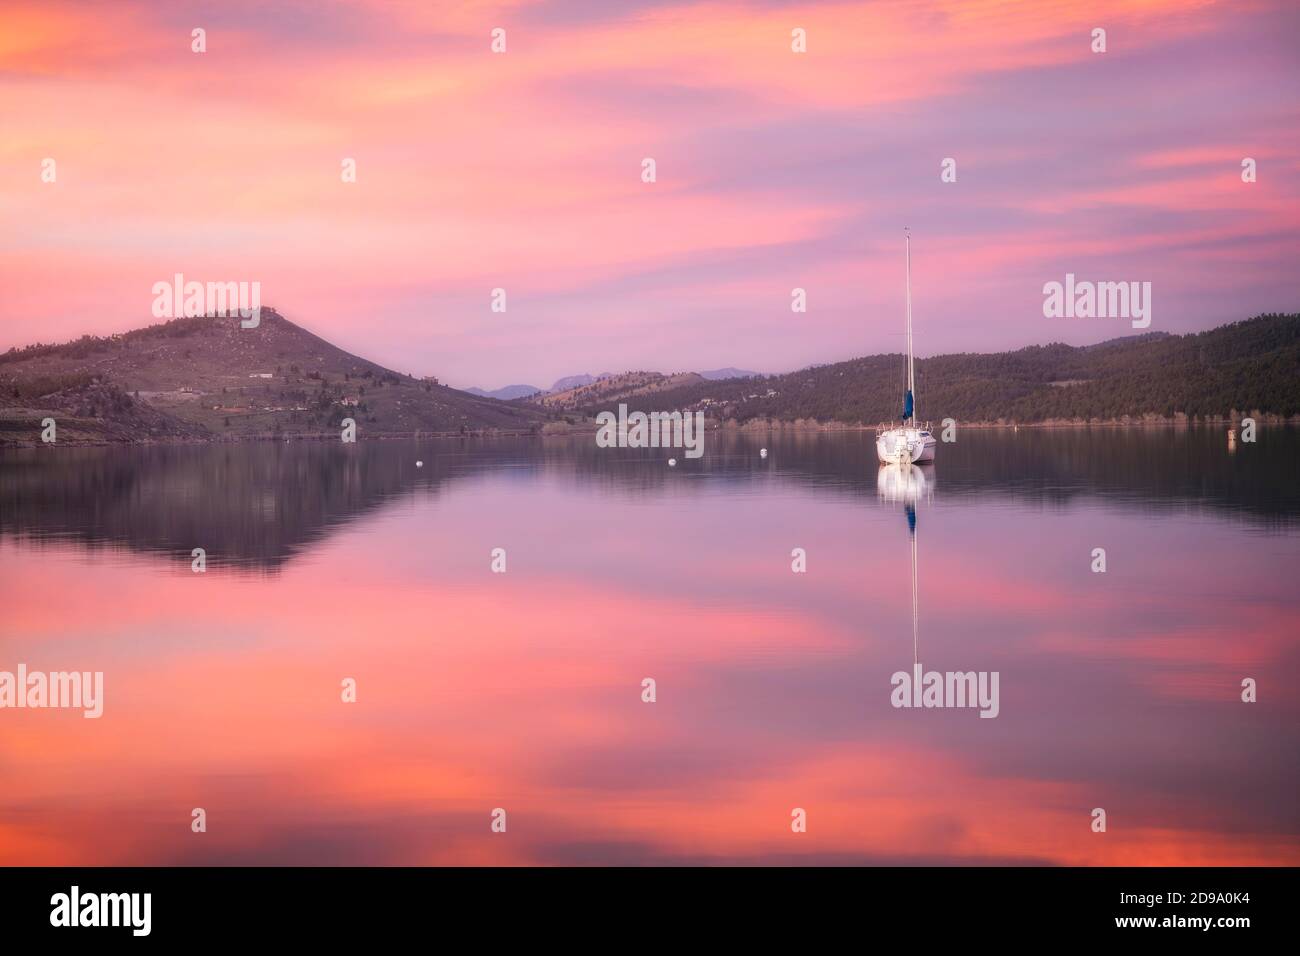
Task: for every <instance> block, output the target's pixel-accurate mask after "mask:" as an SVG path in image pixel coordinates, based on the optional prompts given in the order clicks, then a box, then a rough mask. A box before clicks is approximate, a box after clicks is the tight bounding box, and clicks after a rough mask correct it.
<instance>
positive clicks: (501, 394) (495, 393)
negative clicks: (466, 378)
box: [465, 385, 544, 402]
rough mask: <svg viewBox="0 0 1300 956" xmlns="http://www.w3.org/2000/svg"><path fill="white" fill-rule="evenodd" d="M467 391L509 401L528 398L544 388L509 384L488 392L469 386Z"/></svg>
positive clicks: (484, 396) (481, 396) (483, 396)
mask: <svg viewBox="0 0 1300 956" xmlns="http://www.w3.org/2000/svg"><path fill="white" fill-rule="evenodd" d="M465 391H466V392H468V393H469V394H471V395H477V396H479V398H495V399H498V400H499V401H502V402H509V401H513V400H514V399H516V398H527V397H528V396H529V395H536V394H537V393H538V392H541V391H544V389H540V388H538V387H537V386H536V385H507V386H505V387H504V388H494V389H493V390H492V391H490V392H486V391H484V390H483V389H481V388H467V389H465Z"/></svg>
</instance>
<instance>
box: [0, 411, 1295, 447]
mask: <svg viewBox="0 0 1300 956" xmlns="http://www.w3.org/2000/svg"><path fill="white" fill-rule="evenodd" d="M1243 417H1250V418H1254V419H1255V422H1256V424H1257V426H1259V427H1265V426H1286V425H1300V415H1293V416H1290V417H1287V416H1285V415H1276V414H1264V413H1259V414H1255V415H1249V416H1237V417H1231V416H1215V417H1211V418H1197V419H1190V418H1188V417H1187V416H1185V415H1184V416H1177V417H1175V418H1158V417H1155V416H1150V417H1144V418H1127V417H1126V418H1120V419H1104V420H1103V419H1093V420H1083V419H1048V420H1046V421H1041V422H1015V421H1005V420H999V421H981V422H957V423H956V426H957V428H958V429H963V428H978V429H981V430H984V429H1012V430H1019V429H1021V428H1026V429H1066V428H1071V429H1075V428H1133V429H1150V428H1207V427H1211V426H1213V427H1218V428H1223V427H1225V426H1235V427H1240V423H1241V419H1242V418H1243ZM882 424H892V423H882ZM929 424H930V426H931V428H932V430H933V429H939V428H942V425H941V424H935V423H934V422H930V423H929ZM879 427H880V425H864V424H861V423H855V424H848V423H845V422H817V421H814V420H810V419H796V420H793V421H771V420H761V421H760V420H755V421H749V422H745V423H744V424H740V423H738V422H736V421H735V420H734V419H731V420H727V421H725V422H718V421H716V420H714V421H708V422H707V423H706V429H707V430H708V431H725V432H731V433H735V434H771V433H773V432H787V431H789V432H872V431H875V430H876V429H877V428H879ZM596 428H597V426H596V424H595V420H594V419H592V420H591V421H588V422H583V423H574V424H572V425H570V424H566V423H563V422H547V423H546V424H545V425H543V426H542V428H541V429H538V430H525V429H520V430H498V429H482V430H477V431H471V432H424V431H418V432H382V433H377V434H371V435H366V434H364V433H362V434H358V436H357V441H358V442H362V441H368V442H369V441H424V440H429V439H438V440H445V439H452V438H456V439H462V440H482V439H494V438H540V439H546V438H570V437H573V436H575V435H584V434H594V433H595V431H596ZM338 440H339V436H338V433H337V432H317V433H301V434H293V435H285V434H281V435H273V434H260V435H259V434H251V435H239V436H231V435H214V436H212V437H210V438H205V437H199V438H180V437H177V438H160V439H140V440H120V439H110V438H69V439H60V440H59V441H57V442H54V443H52V444H55V445H58V446H64V447H69V448H99V447H110V446H133V447H137V446H138V447H148V446H180V445H242V444H250V443H254V442H274V443H279V444H285V443H289V442H304V441H314V442H324V441H338ZM44 444H47V443H45V442H42V441H40V440H39V439H32V440H11V439H4V438H0V450H4V449H10V448H15V449H16V448H36V447H41V446H42V445H44Z"/></svg>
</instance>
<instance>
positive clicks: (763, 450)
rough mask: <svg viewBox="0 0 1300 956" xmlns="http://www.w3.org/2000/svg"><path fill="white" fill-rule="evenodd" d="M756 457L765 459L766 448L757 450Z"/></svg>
mask: <svg viewBox="0 0 1300 956" xmlns="http://www.w3.org/2000/svg"><path fill="white" fill-rule="evenodd" d="M758 457H759V458H766V457H767V449H766V448H760V449H759V450H758Z"/></svg>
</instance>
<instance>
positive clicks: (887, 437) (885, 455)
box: [876, 428, 937, 465]
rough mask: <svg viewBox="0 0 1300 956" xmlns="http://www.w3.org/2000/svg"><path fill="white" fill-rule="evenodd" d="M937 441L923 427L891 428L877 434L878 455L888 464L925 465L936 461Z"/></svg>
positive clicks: (882, 461)
mask: <svg viewBox="0 0 1300 956" xmlns="http://www.w3.org/2000/svg"><path fill="white" fill-rule="evenodd" d="M936 444H937V442H935V440H934V436H933V435H931V434H930V433H929V432H928V431H926V430H925V429H922V428H890V429H888V430H887V431H883V432H881V433H880V434H878V435H877V436H876V455H877V456H878V457H879V458H880V461H881V463H882V464H886V465H923V464H925V463H926V462H931V461H934V450H935V446H936Z"/></svg>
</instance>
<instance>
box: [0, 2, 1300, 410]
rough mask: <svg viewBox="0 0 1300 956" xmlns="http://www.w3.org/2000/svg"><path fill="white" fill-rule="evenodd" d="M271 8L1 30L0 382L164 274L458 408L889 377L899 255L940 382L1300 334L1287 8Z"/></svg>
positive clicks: (21, 20)
mask: <svg viewBox="0 0 1300 956" xmlns="http://www.w3.org/2000/svg"><path fill="white" fill-rule="evenodd" d="M266 6H267V5H266V4H264V3H262V2H251V0H248V2H245V0H220V2H216V0H214V2H210V3H202V2H195V3H189V2H179V0H178V2H167V3H163V2H157V3H145V2H115V3H65V2H60V0H41V2H13V0H0V130H2V131H3V135H0V221H2V222H3V227H4V228H3V230H0V290H2V291H3V295H4V300H5V301H4V317H3V319H2V320H0V348H7V347H9V346H12V345H23V344H27V343H30V342H33V341H47V342H48V341H61V340H65V339H68V338H73V337H76V336H78V335H81V334H83V333H87V332H90V333H97V334H106V333H110V332H117V331H122V330H125V329H128V328H134V327H138V326H142V325H146V324H149V323H150V322H152V321H154V320H153V319H152V317H151V315H150V305H151V302H152V298H153V296H152V292H151V289H152V286H153V284H154V283H155V282H157V281H159V280H167V279H170V277H171V276H172V275H173V274H174V273H176V272H181V273H184V274H185V276H186V277H187V278H189V279H198V280H201V281H204V280H215V281H240V280H244V281H253V280H256V281H259V282H260V283H261V286H262V299H263V303H264V304H268V305H273V306H275V307H276V308H277V309H279V310H280V311H281V312H282V313H283V314H284V315H285V316H286V317H287V318H289V319H291V320H293V321H295V322H298V323H299V324H301V325H304V326H305V327H307V328H308V329H310V330H311V331H313V332H316V333H317V334H319V335H322V336H324V337H325V338H327V339H329V340H331V341H334V342H335V343H337V344H339V345H341V346H342V347H344V348H347V349H349V350H350V351H353V352H356V353H358V354H361V355H363V356H365V357H367V358H371V359H374V360H376V361H378V362H381V363H383V364H385V365H388V366H390V367H393V368H395V369H397V370H399V371H403V372H411V373H414V374H419V375H423V374H434V375H438V376H439V377H440V378H441V379H442V380H443V381H445V382H447V383H449V384H452V385H458V386H469V385H480V386H484V387H489V388H492V387H498V386H501V385H505V384H508V383H512V382H524V383H530V384H534V385H540V386H547V385H549V384H550V383H551V382H552V381H553V380H554V379H555V378H557V377H559V376H561V375H568V374H574V373H579V372H591V373H599V372H605V371H615V372H616V371H622V370H625V369H633V368H650V369H658V370H662V371H674V370H684V369H707V368H714V367H718V366H725V365H736V366H741V367H744V368H751V369H757V370H760V371H785V370H789V369H793V368H797V367H800V366H803V365H807V364H810V363H815V362H828V361H836V360H840V359H844V358H849V357H852V356H855V355H862V354H868V353H872V352H881V351H897V350H899V349H900V348H901V347H902V345H903V336H902V322H903V304H902V302H903V281H902V280H903V269H902V267H903V258H902V252H903V244H902V236H903V228H904V226H910V227H911V229H912V233H913V237H914V238H913V255H914V295H915V314H916V321H917V350H918V352H919V353H920V354H922V355H932V354H938V353H943V352H954V351H990V350H999V349H1005V348H1016V347H1020V346H1022V345H1026V344H1031V343H1044V342H1049V341H1066V342H1071V343H1075V344H1084V343H1089V342H1095V341H1100V340H1103V339H1107V338H1112V337H1115V336H1119V335H1124V334H1132V333H1133V331H1134V330H1133V329H1131V328H1130V327H1129V323H1128V322H1127V321H1126V320H1116V319H1046V318H1044V316H1043V313H1042V303H1043V293H1042V287H1043V284H1044V283H1045V282H1049V281H1053V280H1057V281H1060V280H1062V279H1063V278H1064V275H1065V274H1066V273H1067V272H1073V273H1075V274H1076V275H1078V276H1079V278H1081V279H1095V280H1106V281H1127V280H1138V281H1150V282H1151V283H1152V287H1153V293H1152V294H1153V322H1152V325H1151V329H1150V330H1151V331H1170V332H1185V331H1193V330H1200V329H1205V328H1209V327H1212V326H1215V325H1219V324H1222V323H1224V322H1229V321H1235V320H1237V319H1242V318H1246V317H1249V316H1251V315H1254V314H1257V313H1259V312H1263V311H1296V310H1297V309H1300V269H1298V268H1297V263H1298V262H1300V159H1298V158H1297V147H1298V146H1300V69H1297V65H1298V63H1300V54H1297V49H1300V6H1298V5H1297V4H1296V3H1295V2H1294V0H1282V2H1276V3H1271V2H1242V0H1237V2H1231V3H1227V2H1224V3H1213V2H1196V0H1171V2H1161V0H1156V2H1132V0H1130V2H1124V3H1108V2H1089V3H1071V2H1046V0H1044V2H1033V3H1024V4H1003V3H996V2H991V0H976V2H965V3H963V2H915V3H913V2H894V3H828V2H824V0H813V2H809V3H801V4H786V3H780V2H765V0H759V2H740V0H726V2H718V3H704V4H684V3H671V2H668V3H659V2H654V0H645V2H642V0H626V2H611V0H603V2H602V0H559V2H549V3H532V2H515V3H493V4H474V3H438V2H426V0H421V2H410V3H406V2H379V0H373V2H330V0H299V2H296V3H285V4H277V5H276V6H277V8H278V9H276V10H274V11H268V10H267V9H265V7H266ZM497 27H500V28H503V29H505V31H506V38H507V52H506V53H504V54H495V53H493V52H492V50H491V49H490V44H491V33H492V31H493V29H494V28H497ZM1096 27H1102V28H1104V29H1105V30H1106V31H1107V38H1106V43H1107V52H1105V53H1104V54H1097V53H1093V52H1092V49H1091V45H1092V38H1091V32H1092V30H1093V29H1094V28H1096ZM194 28H203V29H204V30H206V33H207V37H206V42H207V52H206V53H202V54H197V53H194V52H191V31H192V30H193V29H194ZM795 28H802V29H804V30H806V31H807V52H806V53H803V54H798V53H794V52H792V51H791V31H792V30H793V29H795ZM345 157H351V158H354V159H355V160H356V164H357V182H356V183H344V182H342V181H341V177H340V169H341V163H342V160H343V159H344V158H345ZM646 157H652V158H654V159H655V161H656V163H657V174H658V181H657V182H655V183H652V184H647V183H643V182H642V181H641V163H642V160H643V158H646ZM945 157H952V158H954V159H955V160H956V164H957V181H956V182H955V183H943V182H941V181H940V164H941V162H942V160H943V159H944V158H945ZM1245 157H1251V158H1253V159H1255V160H1256V162H1257V168H1258V181H1257V182H1254V183H1243V182H1242V177H1241V163H1242V160H1243V158H1245ZM46 158H52V159H54V160H55V161H56V164H57V166H56V168H57V180H56V181H55V182H53V183H45V182H42V180H41V165H42V160H44V159H46ZM497 287H500V288H504V289H505V290H506V291H507V296H508V311H507V312H506V313H504V314H500V313H493V312H492V311H491V310H490V308H489V305H490V296H491V292H492V290H493V289H494V288H497ZM795 287H803V288H805V289H806V290H807V296H808V312H807V313H806V314H795V313H792V312H791V309H790V296H791V289H793V288H795Z"/></svg>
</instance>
